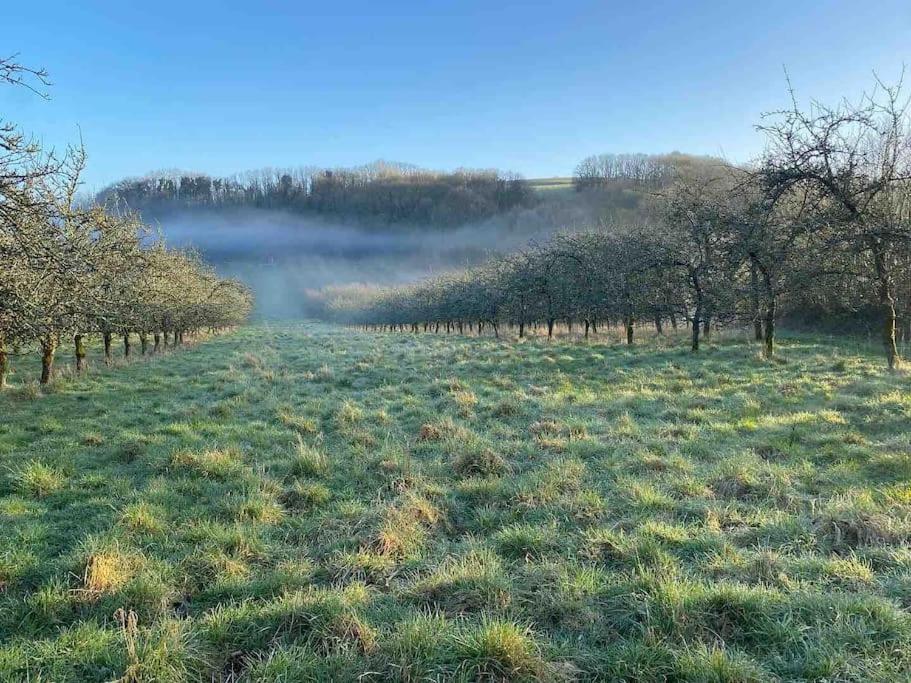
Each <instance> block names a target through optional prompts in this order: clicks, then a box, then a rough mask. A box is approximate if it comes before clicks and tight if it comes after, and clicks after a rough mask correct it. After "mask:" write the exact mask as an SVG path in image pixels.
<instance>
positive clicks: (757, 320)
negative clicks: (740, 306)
mask: <svg viewBox="0 0 911 683" xmlns="http://www.w3.org/2000/svg"><path fill="white" fill-rule="evenodd" d="M750 296H751V299H752V301H751V303H752V306H753V338H754V339H755V340H756V341H762V339H763V336H762V314H761V313H760V311H759V273H758V272H757V269H756V262H755V261H754V260H752V259H751V260H750Z"/></svg>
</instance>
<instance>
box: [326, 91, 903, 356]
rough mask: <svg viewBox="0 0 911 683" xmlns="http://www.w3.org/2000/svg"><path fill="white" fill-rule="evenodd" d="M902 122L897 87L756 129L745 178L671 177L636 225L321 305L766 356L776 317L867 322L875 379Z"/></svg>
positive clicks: (340, 312)
mask: <svg viewBox="0 0 911 683" xmlns="http://www.w3.org/2000/svg"><path fill="white" fill-rule="evenodd" d="M909 124H911V121H909V111H908V106H907V100H905V99H904V98H903V96H902V93H901V87H900V85H899V86H897V87H893V88H889V87H885V86H883V85H882V84H878V85H877V88H876V89H875V90H874V91H873V92H872V93H870V94H868V95H866V96H865V97H864V98H863V99H862V100H860V101H859V102H857V103H847V102H844V103H842V104H840V105H838V106H836V107H824V106H821V105H813V107H812V108H811V109H810V110H808V111H803V110H801V109H800V108H799V107H798V106H797V104H796V103H795V104H794V105H793V106H792V107H791V108H790V109H788V110H785V111H782V112H778V113H777V114H773V115H770V116H769V117H768V118H766V119H764V121H763V125H762V126H760V129H761V130H762V131H764V132H765V134H766V136H767V138H768V145H767V150H766V152H765V154H764V156H763V157H762V159H761V160H760V161H759V162H757V163H756V164H753V165H751V166H749V167H733V166H726V165H720V164H719V165H717V166H714V167H704V168H695V167H687V168H679V167H677V168H674V178H673V180H672V181H671V182H670V183H668V184H667V185H666V186H665V187H663V188H661V189H659V190H657V191H656V192H655V193H654V195H653V199H654V201H653V202H652V206H651V207H650V212H649V215H648V218H647V220H644V221H643V222H642V223H641V224H639V225H636V226H623V227H618V226H609V227H605V228H602V229H600V230H596V231H590V232H579V233H575V234H565V235H560V236H557V237H555V238H553V239H552V240H551V241H550V242H548V243H547V244H544V245H536V246H532V247H530V248H528V249H526V250H524V251H522V252H520V253H516V254H512V255H509V256H506V257H503V258H497V259H494V260H492V261H491V262H489V263H487V264H485V265H483V266H481V267H479V268H475V269H472V270H469V271H467V272H464V273H460V274H454V275H447V276H444V277H440V278H437V279H434V280H430V281H427V282H422V283H418V284H415V285H412V286H409V287H404V288H397V289H387V290H378V291H375V292H373V293H371V294H369V295H364V293H363V292H360V295H359V296H338V297H336V299H335V301H334V302H330V309H331V312H332V315H333V316H334V317H335V318H336V319H339V320H344V321H347V322H349V323H355V324H361V325H365V326H370V325H374V326H394V327H401V328H405V329H411V330H413V331H417V330H419V329H434V330H438V329H439V328H440V326H443V327H444V328H447V329H451V328H452V327H453V326H454V327H455V328H457V329H459V328H463V329H464V327H465V326H468V327H469V328H470V329H478V330H479V331H483V330H484V329H485V328H488V327H489V329H490V330H491V331H492V332H493V333H494V334H499V332H500V328H501V326H502V325H504V324H508V325H510V326H513V327H516V328H517V329H518V334H519V335H520V336H522V335H523V334H524V333H525V330H526V328H527V326H528V325H530V324H535V325H538V324H543V325H546V326H547V329H548V332H549V333H551V334H552V332H553V328H554V325H555V323H557V322H565V323H566V324H568V325H572V324H573V323H574V322H578V323H580V324H581V325H583V326H584V328H585V332H586V334H587V333H588V331H589V329H590V328H591V327H593V326H596V325H598V324H599V323H605V322H606V323H619V324H622V325H623V326H624V327H625V329H626V335H627V339H628V341H629V342H630V343H632V341H633V336H634V331H635V328H636V325H637V323H640V322H642V321H650V322H653V323H654V324H655V325H656V327H657V329H658V331H659V332H660V331H661V330H662V326H663V325H664V324H665V323H667V324H670V325H674V326H676V325H677V324H678V322H679V321H684V320H685V321H686V322H687V323H689V325H690V329H691V334H692V340H691V344H692V349H693V350H694V351H696V350H698V349H699V344H700V337H701V336H702V335H704V334H706V333H707V332H708V331H709V330H710V329H711V327H712V326H713V325H715V324H744V323H748V324H750V325H751V327H752V328H753V330H754V333H755V335H756V337H757V338H758V339H760V340H762V341H763V342H764V343H763V347H764V349H765V353H766V354H768V355H771V354H772V353H773V352H774V345H775V327H776V322H777V320H778V319H779V317H780V316H781V314H782V312H785V313H787V314H788V315H789V316H799V314H800V312H801V311H802V310H804V309H806V308H814V309H822V310H830V311H845V310H851V311H855V312H857V311H866V312H872V314H873V315H874V316H875V318H876V319H877V321H878V322H877V325H878V326H879V328H880V331H881V340H882V344H883V348H884V351H885V354H886V359H887V362H888V364H889V367H890V368H894V367H895V366H896V365H897V364H898V362H899V355H898V348H897V338H898V337H900V336H905V338H906V339H908V338H909V337H911V306H909V304H911V125H909Z"/></svg>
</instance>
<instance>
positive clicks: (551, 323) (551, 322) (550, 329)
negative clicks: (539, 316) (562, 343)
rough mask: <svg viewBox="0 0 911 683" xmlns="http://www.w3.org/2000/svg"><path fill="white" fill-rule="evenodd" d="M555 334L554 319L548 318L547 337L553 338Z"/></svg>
mask: <svg viewBox="0 0 911 683" xmlns="http://www.w3.org/2000/svg"><path fill="white" fill-rule="evenodd" d="M553 336H554V319H553V318H548V319H547V338H548V339H551V338H553Z"/></svg>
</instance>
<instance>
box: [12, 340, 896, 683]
mask: <svg viewBox="0 0 911 683" xmlns="http://www.w3.org/2000/svg"><path fill="white" fill-rule="evenodd" d="M643 336H644V335H643ZM757 351H758V349H757V348H756V347H755V346H753V345H750V344H748V343H746V342H744V341H742V339H734V338H730V339H727V340H721V339H719V340H715V341H713V342H711V343H709V344H708V345H707V346H706V348H705V349H704V350H703V352H701V353H700V354H699V355H698V356H694V355H693V354H691V353H690V352H689V351H688V350H687V347H686V341H685V340H684V339H679V340H665V339H661V340H657V341H656V340H653V339H649V340H644V339H643V341H642V342H641V343H639V344H637V345H636V346H634V347H626V346H623V345H620V344H619V343H617V340H614V339H613V338H610V337H609V336H607V335H605V336H602V337H601V338H600V339H594V340H592V341H590V342H584V341H582V340H571V341H570V340H557V341H553V342H548V341H547V340H545V339H535V338H532V339H527V340H525V341H524V342H516V341H505V340H504V341H499V340H494V339H490V338H484V339H478V338H464V337H455V336H451V337H450V336H446V335H429V334H426V335H425V334H416V335H412V334H368V333H363V332H351V331H349V330H344V329H340V328H333V327H328V326H321V325H307V324H301V325H288V326H267V325H260V326H253V327H248V328H243V329H241V330H239V331H237V332H234V333H232V334H230V335H225V336H221V337H216V338H213V339H210V340H208V341H206V342H204V343H201V344H200V345H198V346H195V347H192V348H187V349H184V350H181V351H180V352H178V353H173V354H168V355H162V356H160V357H155V358H151V359H145V360H141V361H137V362H134V363H131V364H129V365H125V366H123V367H117V368H111V369H107V370H106V369H96V370H95V371H93V372H92V373H91V374H90V375H88V376H87V377H83V378H64V379H61V380H59V381H58V382H57V383H56V384H55V385H53V386H52V387H51V389H50V390H49V391H48V392H47V393H46V395H38V392H37V391H36V390H35V389H34V387H31V386H29V385H25V386H22V385H21V374H20V376H18V377H14V381H15V382H17V383H20V386H19V387H16V386H14V387H13V388H11V389H10V390H8V391H6V392H4V393H3V394H0V520H2V524H0V680H15V681H21V680H29V681H110V680H114V679H118V678H120V679H122V680H124V681H184V680H187V681H210V680H216V681H305V680H317V681H320V680H325V681H328V680H338V681H354V680H360V681H390V680H396V681H397V680H402V681H418V680H465V681H470V680H542V681H560V680H617V679H621V680H622V679H629V680H662V679H664V680H686V681H751V680H755V681H765V680H815V681H820V680H826V681H847V680H881V681H894V680H900V679H901V680H906V679H907V678H908V677H909V676H911V613H909V609H911V377H909V375H908V374H907V373H904V372H900V373H896V374H892V375H890V374H889V373H887V372H886V371H885V370H884V368H883V362H882V360H881V358H880V357H879V356H878V355H877V354H876V352H875V350H865V349H863V348H861V347H857V346H848V345H845V346H843V347H838V346H833V345H831V343H830V342H828V341H826V340H823V339H821V338H809V337H807V338H797V337H791V338H785V339H784V340H783V341H782V344H781V353H780V358H779V359H778V360H776V361H775V362H769V361H765V360H763V359H762V358H760V357H759V355H758V353H757ZM96 367H97V359H96Z"/></svg>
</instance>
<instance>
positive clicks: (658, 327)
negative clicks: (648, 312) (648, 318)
mask: <svg viewBox="0 0 911 683" xmlns="http://www.w3.org/2000/svg"><path fill="white" fill-rule="evenodd" d="M655 332H657V333H658V334H664V327H662V325H661V316H660V315H656V316H655Z"/></svg>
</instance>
